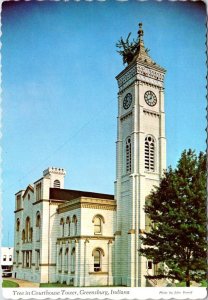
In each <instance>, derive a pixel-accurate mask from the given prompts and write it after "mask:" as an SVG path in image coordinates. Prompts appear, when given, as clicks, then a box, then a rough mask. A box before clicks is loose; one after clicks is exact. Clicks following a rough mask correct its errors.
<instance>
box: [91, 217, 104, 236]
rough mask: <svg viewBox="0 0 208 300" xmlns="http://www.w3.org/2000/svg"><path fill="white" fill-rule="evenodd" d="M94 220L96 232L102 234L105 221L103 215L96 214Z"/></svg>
mask: <svg viewBox="0 0 208 300" xmlns="http://www.w3.org/2000/svg"><path fill="white" fill-rule="evenodd" d="M92 222H93V223H94V234H102V224H103V223H105V220H104V218H103V216H101V215H95V216H94V217H93V219H92Z"/></svg>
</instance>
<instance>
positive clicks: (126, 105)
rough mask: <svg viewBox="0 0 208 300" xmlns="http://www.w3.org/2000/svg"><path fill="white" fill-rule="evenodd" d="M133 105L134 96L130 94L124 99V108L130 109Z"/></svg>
mask: <svg viewBox="0 0 208 300" xmlns="http://www.w3.org/2000/svg"><path fill="white" fill-rule="evenodd" d="M131 103H132V94H130V93H128V94H126V96H125V97H124V100H123V108H124V109H128V108H129V107H130V106H131Z"/></svg>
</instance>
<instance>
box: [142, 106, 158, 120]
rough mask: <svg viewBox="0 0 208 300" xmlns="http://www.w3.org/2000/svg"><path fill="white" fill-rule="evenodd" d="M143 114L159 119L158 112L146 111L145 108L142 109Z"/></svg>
mask: <svg viewBox="0 0 208 300" xmlns="http://www.w3.org/2000/svg"><path fill="white" fill-rule="evenodd" d="M143 112H144V114H147V115H149V116H152V117H158V118H159V117H160V114H159V113H158V112H155V111H152V110H148V109H146V108H144V109H143Z"/></svg>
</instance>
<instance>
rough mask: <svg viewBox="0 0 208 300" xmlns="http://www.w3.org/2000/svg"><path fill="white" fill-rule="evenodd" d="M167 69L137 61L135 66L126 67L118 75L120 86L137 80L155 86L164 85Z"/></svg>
mask: <svg viewBox="0 0 208 300" xmlns="http://www.w3.org/2000/svg"><path fill="white" fill-rule="evenodd" d="M164 73H165V70H164V69H163V68H158V67H157V65H155V64H151V65H147V64H142V63H141V62H137V64H135V65H134V66H133V67H130V68H126V69H124V70H123V71H122V72H121V73H120V74H119V75H118V76H117V77H116V79H117V81H118V87H119V88H121V89H124V88H126V86H127V85H130V84H132V83H133V82H134V81H135V80H138V79H139V80H141V81H144V82H149V83H151V84H154V85H155V86H159V87H163V81H164Z"/></svg>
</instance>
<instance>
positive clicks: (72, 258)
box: [71, 248, 76, 273]
mask: <svg viewBox="0 0 208 300" xmlns="http://www.w3.org/2000/svg"><path fill="white" fill-rule="evenodd" d="M75 260H76V256H75V248H73V249H72V251H71V273H74V272H75Z"/></svg>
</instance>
